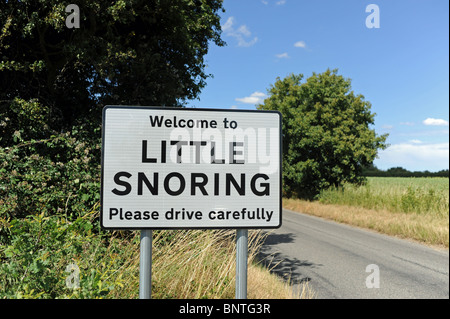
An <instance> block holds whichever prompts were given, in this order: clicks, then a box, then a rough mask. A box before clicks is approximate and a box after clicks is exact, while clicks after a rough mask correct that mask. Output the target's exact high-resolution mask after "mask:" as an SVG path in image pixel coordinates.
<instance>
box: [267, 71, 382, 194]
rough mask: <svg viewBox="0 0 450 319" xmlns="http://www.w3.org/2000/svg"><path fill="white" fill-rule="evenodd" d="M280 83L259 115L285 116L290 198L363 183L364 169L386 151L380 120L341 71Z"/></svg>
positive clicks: (285, 185)
mask: <svg viewBox="0 0 450 319" xmlns="http://www.w3.org/2000/svg"><path fill="white" fill-rule="evenodd" d="M302 79H303V75H302V74H300V75H295V74H292V75H290V76H287V77H286V78H284V79H280V78H277V81H276V82H275V84H274V85H272V86H271V87H270V89H269V90H268V92H269V97H268V98H267V99H266V100H265V101H264V103H263V104H262V105H259V109H262V110H278V111H280V112H281V113H282V115H283V192H284V196H300V197H313V196H315V195H317V194H318V193H319V191H320V190H322V189H325V188H327V187H329V186H339V185H342V184H343V183H345V182H350V183H360V182H362V181H363V177H362V168H363V167H366V166H368V165H369V164H371V163H372V162H373V160H374V159H375V157H376V155H377V150H378V149H383V148H385V147H386V144H385V140H386V137H387V135H382V136H378V135H377V134H376V133H375V130H374V129H371V128H370V125H372V124H374V116H375V114H374V113H372V112H371V110H370V109H371V104H370V102H368V101H365V99H364V96H362V95H355V93H354V92H353V91H352V90H351V80H350V79H346V78H344V77H343V76H341V75H338V73H337V70H332V71H331V70H327V71H326V72H324V73H320V74H316V73H313V75H312V76H311V77H309V78H308V79H307V80H306V81H305V82H303V83H302Z"/></svg>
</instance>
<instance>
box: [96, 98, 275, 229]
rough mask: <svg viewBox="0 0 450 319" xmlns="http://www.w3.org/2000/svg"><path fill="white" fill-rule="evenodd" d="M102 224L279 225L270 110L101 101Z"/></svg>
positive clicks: (114, 226) (147, 226) (153, 226)
mask: <svg viewBox="0 0 450 319" xmlns="http://www.w3.org/2000/svg"><path fill="white" fill-rule="evenodd" d="M102 134H103V136H102V142H103V143H102V191H101V202H102V203H101V223H102V226H103V227H104V228H107V229H173V228H244V229H247V228H277V227H279V226H281V115H280V113H279V112H276V111H249V110H217V109H187V108H161V107H130V106H106V107H105V108H104V109H103V132H102Z"/></svg>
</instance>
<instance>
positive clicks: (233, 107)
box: [230, 105, 238, 110]
mask: <svg viewBox="0 0 450 319" xmlns="http://www.w3.org/2000/svg"><path fill="white" fill-rule="evenodd" d="M237 108H238V107H237V105H232V106H230V109H232V110H236V109H237Z"/></svg>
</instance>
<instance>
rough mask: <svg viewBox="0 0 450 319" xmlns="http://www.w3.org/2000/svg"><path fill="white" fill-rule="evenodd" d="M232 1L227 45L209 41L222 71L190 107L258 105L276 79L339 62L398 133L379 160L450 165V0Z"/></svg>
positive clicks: (214, 65) (381, 127) (416, 167)
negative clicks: (222, 45) (217, 44)
mask: <svg viewBox="0 0 450 319" xmlns="http://www.w3.org/2000/svg"><path fill="white" fill-rule="evenodd" d="M374 5H375V6H374ZM224 8H225V12H224V13H222V12H221V13H220V16H221V27H222V39H223V40H224V41H225V42H226V43H227V45H226V46H225V47H217V46H216V45H214V44H211V45H210V48H209V52H208V54H207V55H206V57H205V61H206V65H207V67H206V69H205V72H206V73H208V74H212V75H213V77H211V78H209V79H208V80H207V85H206V87H205V88H204V89H203V91H202V93H201V94H200V96H199V99H196V100H192V101H189V102H188V104H187V107H196V108H220V109H256V105H257V104H259V103H263V101H264V99H265V98H267V97H268V95H267V94H268V91H267V90H268V89H269V88H270V85H272V84H274V83H275V81H276V80H277V78H281V79H282V78H284V77H286V76H288V75H290V74H292V73H293V74H303V75H304V79H306V78H308V77H309V76H311V75H312V74H313V72H315V73H322V72H324V71H326V70H327V69H336V68H337V69H338V74H340V75H342V76H344V77H345V78H350V79H351V81H352V90H353V91H354V92H355V94H362V95H363V96H364V97H365V99H366V101H369V102H370V103H371V104H372V109H371V110H372V112H373V113H376V116H375V124H374V125H373V126H372V127H371V128H373V129H375V131H376V132H377V134H379V135H381V134H384V133H389V137H388V139H387V143H388V144H389V145H390V146H389V147H388V148H387V149H386V150H381V151H379V153H378V158H377V159H375V161H374V164H375V165H376V166H377V167H378V168H379V169H383V170H386V169H388V168H390V167H397V166H401V167H404V168H406V169H408V170H411V171H424V170H429V171H438V170H442V169H448V168H449V1H447V0H395V1H392V0H369V1H363V0H339V1H337V0H314V1H306V0H305V1H301V0H225V1H224Z"/></svg>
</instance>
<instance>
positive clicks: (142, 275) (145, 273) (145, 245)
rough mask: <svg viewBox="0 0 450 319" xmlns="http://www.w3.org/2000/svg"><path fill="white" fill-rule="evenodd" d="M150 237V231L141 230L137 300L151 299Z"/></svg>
mask: <svg viewBox="0 0 450 319" xmlns="http://www.w3.org/2000/svg"><path fill="white" fill-rule="evenodd" d="M152 235H153V231H152V230H150V229H143V230H141V247H140V261H139V262H140V264H139V299H151V297H152Z"/></svg>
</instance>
